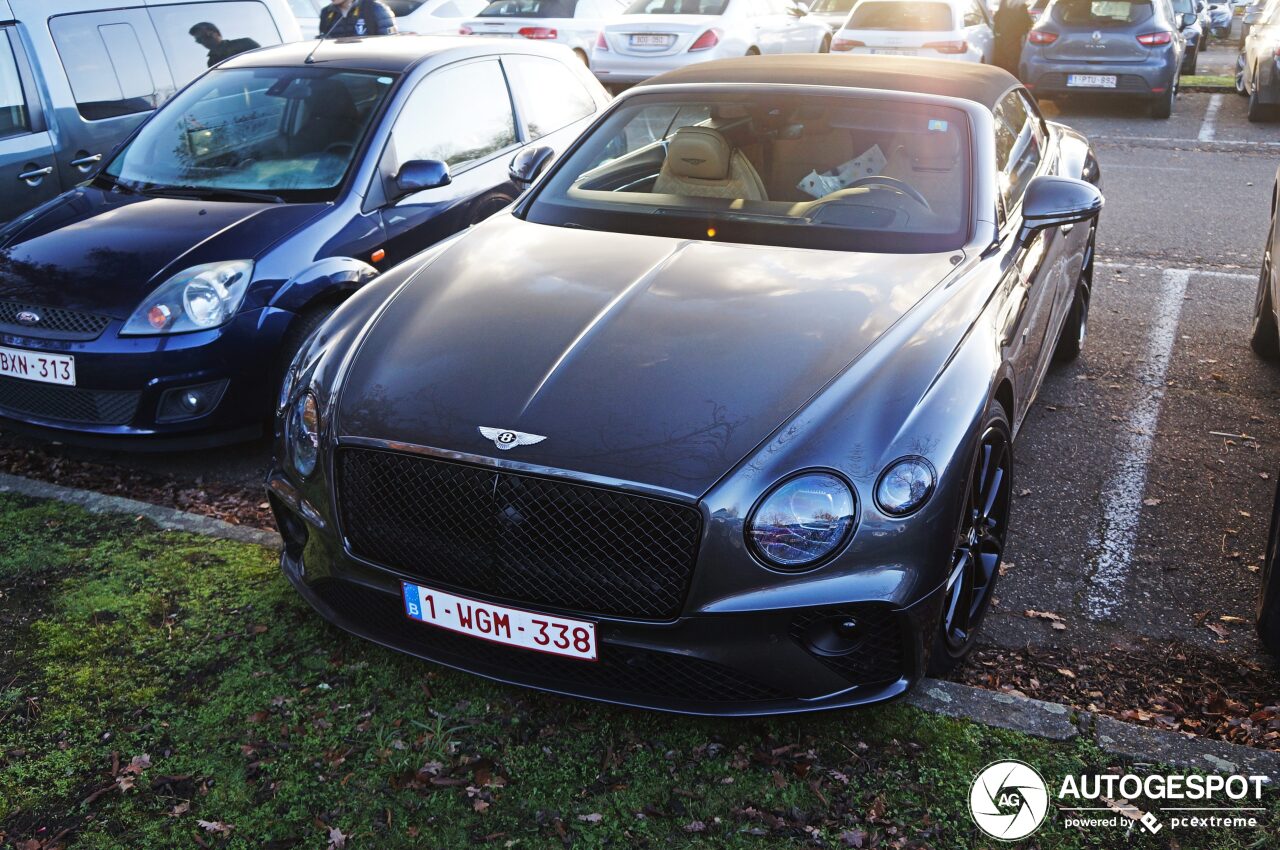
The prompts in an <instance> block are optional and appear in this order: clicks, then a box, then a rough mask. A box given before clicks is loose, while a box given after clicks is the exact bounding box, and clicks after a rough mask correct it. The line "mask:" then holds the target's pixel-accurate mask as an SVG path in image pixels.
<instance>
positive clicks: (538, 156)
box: [507, 145, 556, 189]
mask: <svg viewBox="0 0 1280 850" xmlns="http://www.w3.org/2000/svg"><path fill="white" fill-rule="evenodd" d="M555 156H556V150H555V148H553V147H549V146H548V145H535V146H534V147H530V148H525V149H524V150H522V151H520V152H518V153H517V154H516V155H515V156H513V157H512V158H511V166H510V167H509V168H508V169H507V173H508V174H510V175H511V180H512V182H513V183H515V184H516V185H517V186H519V187H520V188H521V189H527V188H528V187H529V186H530V185H531V184H532V183H533V181H534V180H537V179H538V175H540V174H541V173H542V172H544V171H546V170H547V166H548V165H549V164H550V163H551V160H553V159H555Z"/></svg>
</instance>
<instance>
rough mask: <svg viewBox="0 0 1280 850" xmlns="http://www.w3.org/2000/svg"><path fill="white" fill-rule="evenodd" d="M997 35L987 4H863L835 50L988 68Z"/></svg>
mask: <svg viewBox="0 0 1280 850" xmlns="http://www.w3.org/2000/svg"><path fill="white" fill-rule="evenodd" d="M994 31H995V27H994V26H993V25H992V22H991V13H990V12H989V11H987V6H986V3H985V2H983V0H860V2H859V3H857V5H855V6H854V7H853V11H852V12H850V13H849V19H848V20H847V21H845V23H844V26H843V27H841V29H840V31H839V32H838V33H836V37H835V40H834V41H833V42H831V49H832V51H836V52H841V53H882V54H892V55H898V56H928V57H932V58H934V59H958V60H960V61H962V62H986V63H988V64H989V63H990V62H991V54H992V49H993V47H994V46H995V34H994Z"/></svg>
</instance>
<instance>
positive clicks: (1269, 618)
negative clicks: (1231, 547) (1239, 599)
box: [1258, 489, 1280, 655]
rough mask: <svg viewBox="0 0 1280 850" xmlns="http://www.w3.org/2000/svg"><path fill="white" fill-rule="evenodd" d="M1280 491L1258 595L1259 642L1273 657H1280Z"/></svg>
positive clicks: (1268, 538) (1278, 491)
mask: <svg viewBox="0 0 1280 850" xmlns="http://www.w3.org/2000/svg"><path fill="white" fill-rule="evenodd" d="M1278 548H1280V489H1277V491H1276V502H1275V506H1274V507H1273V508H1272V510H1271V532H1270V534H1268V535H1267V557H1266V559H1265V560H1264V561H1263V562H1262V592H1261V593H1260V594H1259V595H1258V640H1259V641H1261V642H1262V648H1263V649H1265V650H1266V651H1267V652H1270V653H1271V654H1272V655H1280V566H1278V565H1277V563H1276V560H1277V557H1280V553H1278V552H1277V549H1278Z"/></svg>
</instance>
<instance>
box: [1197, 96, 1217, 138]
mask: <svg viewBox="0 0 1280 850" xmlns="http://www.w3.org/2000/svg"><path fill="white" fill-rule="evenodd" d="M1221 108H1222V95H1220V94H1215V95H1214V96H1213V97H1211V98H1209V107H1208V108H1207V109H1206V110H1205V111H1204V121H1203V122H1202V123H1201V124H1200V141H1202V142H1212V141H1213V136H1214V134H1215V133H1217V132H1218V126H1217V125H1218V110H1219V109H1221Z"/></svg>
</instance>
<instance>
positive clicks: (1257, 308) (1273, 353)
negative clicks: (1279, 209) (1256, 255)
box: [1249, 213, 1280, 360]
mask: <svg viewBox="0 0 1280 850" xmlns="http://www.w3.org/2000/svg"><path fill="white" fill-rule="evenodd" d="M1275 229H1276V222H1275V213H1272V217H1271V233H1272V234H1273V235H1272V236H1268V237H1267V247H1266V250H1264V251H1263V252H1262V271H1261V272H1259V273H1258V296H1257V298H1255V299H1254V302H1253V334H1252V336H1251V338H1250V340H1249V345H1250V346H1251V347H1252V348H1253V353H1254V354H1257V355H1258V356H1259V357H1262V358H1264V359H1266V360H1277V359H1280V332H1277V328H1276V310H1275V304H1274V303H1272V301H1271V262H1272V257H1273V256H1274V253H1275V252H1274V250H1273V249H1274V248H1275V241H1274V240H1275V237H1274V233H1275Z"/></svg>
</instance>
